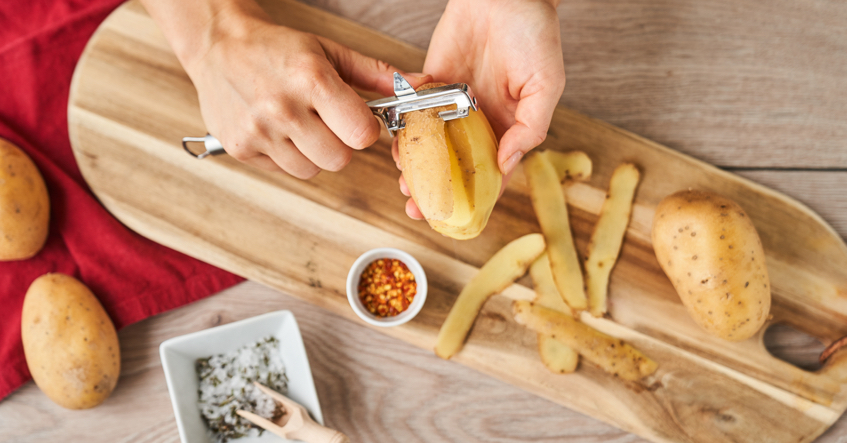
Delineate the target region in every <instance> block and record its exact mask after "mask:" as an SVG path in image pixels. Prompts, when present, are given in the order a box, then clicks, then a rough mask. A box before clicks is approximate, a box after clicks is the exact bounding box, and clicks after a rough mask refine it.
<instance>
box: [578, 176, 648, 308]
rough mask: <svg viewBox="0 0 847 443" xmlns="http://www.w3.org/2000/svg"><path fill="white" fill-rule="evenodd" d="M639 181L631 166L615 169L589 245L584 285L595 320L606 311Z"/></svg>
mask: <svg viewBox="0 0 847 443" xmlns="http://www.w3.org/2000/svg"><path fill="white" fill-rule="evenodd" d="M640 178H641V174H639V172H638V168H636V167H635V165H633V164H630V163H625V164H622V165H620V166H618V167H617V168H616V169H615V172H614V173H612V179H611V180H610V182H609V192H608V194H607V195H606V201H605V202H603V208H602V209H601V211H600V219H599V220H597V225H596V226H595V227H594V233H593V234H592V235H591V242H590V243H589V244H588V259H587V260H586V261H585V281H586V286H587V292H588V306H589V312H591V315H593V316H595V317H601V316H602V315H603V314H605V313H606V311H607V299H608V292H609V276H610V275H611V273H612V268H614V266H615V263H616V262H617V259H618V256H619V255H620V252H621V245H623V238H624V234H626V228H627V226H629V218H630V215H631V214H632V201H633V198H635V190H636V188H637V187H638V181H639V179H640Z"/></svg>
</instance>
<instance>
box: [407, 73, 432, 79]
mask: <svg viewBox="0 0 847 443" xmlns="http://www.w3.org/2000/svg"><path fill="white" fill-rule="evenodd" d="M406 77H412V78H413V79H415V80H423V79H425V78H427V77H429V74H424V73H421V72H410V73H407V74H406Z"/></svg>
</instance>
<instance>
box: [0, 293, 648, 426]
mask: <svg viewBox="0 0 847 443" xmlns="http://www.w3.org/2000/svg"><path fill="white" fill-rule="evenodd" d="M280 309H288V310H291V311H292V312H293V313H294V315H295V317H296V318H297V323H298V324H299V326H300V330H301V333H302V336H303V340H304V342H305V346H306V353H307V354H308V356H309V363H310V365H311V368H312V374H313V376H314V378H315V384H316V387H317V390H318V397H319V399H320V402H321V408H322V410H323V413H324V417H326V421H327V425H329V426H332V427H335V428H337V429H340V430H343V431H344V432H345V433H346V434H348V435H349V436H350V437H351V438H352V441H354V442H404V443H405V442H456V443H464V442H475V441H498V442H548V443H553V442H561V441H574V442H576V441H579V442H597V443H600V442H603V443H633V442H641V441H644V440H643V439H641V438H639V437H637V436H635V435H632V434H628V433H626V432H624V431H621V430H619V429H616V428H614V427H612V426H609V425H606V424H603V423H599V422H596V421H594V420H592V419H590V418H587V417H585V416H583V415H581V414H579V413H576V412H574V411H571V410H569V409H567V408H565V407H562V406H559V405H556V404H553V403H551V402H549V401H547V400H544V399H541V398H539V397H537V396H535V395H532V394H530V393H527V392H524V391H522V390H520V389H518V388H515V387H513V386H511V385H509V384H506V383H503V382H500V381H498V380H495V379H492V378H490V377H485V376H481V375H480V374H479V373H478V372H477V371H474V370H472V369H469V368H466V367H464V366H461V365H456V364H453V363H451V362H446V361H444V360H441V359H439V358H437V357H435V356H434V355H433V354H432V353H431V352H429V351H426V350H422V349H419V348H416V347H413V346H410V345H408V344H406V343H404V342H403V341H401V340H397V339H394V338H391V337H388V336H386V335H383V334H380V333H379V332H377V331H374V330H372V329H369V328H366V327H364V326H363V323H362V322H360V321H358V320H349V319H345V318H341V317H339V316H337V315H335V314H332V313H330V312H327V311H326V310H324V309H321V308H318V307H316V306H314V305H312V304H310V303H306V302H303V301H301V300H298V299H296V298H293V297H291V296H288V295H285V294H283V293H280V292H279V291H276V290H274V289H271V288H268V287H265V286H262V285H259V284H257V283H252V282H246V283H242V284H241V285H238V286H236V287H233V288H231V289H228V290H226V291H223V292H221V293H220V294H217V295H215V296H212V297H209V298H208V299H205V300H202V301H199V302H197V303H194V304H192V305H189V306H185V307H183V308H180V309H176V310H173V311H170V312H168V313H165V314H162V315H159V316H156V317H153V318H150V319H147V320H144V321H142V322H140V323H137V324H134V325H132V326H129V327H127V328H124V329H123V330H122V331H121V332H120V341H121V355H122V356H123V361H122V365H123V369H124V372H123V374H122V378H121V380H120V383H119V384H118V387H117V389H116V390H115V392H114V393H113V395H112V397H110V398H109V399H108V400H107V401H106V402H105V403H104V404H103V405H101V406H100V407H98V408H97V409H93V410H89V411H69V410H65V409H62V408H60V407H58V406H56V405H54V404H52V403H50V402H49V401H48V400H46V398H45V397H44V395H43V394H42V393H41V392H40V391H38V388H37V387H36V386H35V385H34V384H32V383H29V384H27V385H25V386H24V387H23V388H21V389H20V390H18V391H17V392H15V393H14V394H12V396H11V397H9V398H8V399H7V400H4V401H3V402H2V403H0V441H13V442H18V443H28V442H33V443H35V442H47V441H68V442H71V441H86V442H110V443H111V442H134V443H141V442H178V441H179V437H178V435H177V430H176V422H175V421H174V419H173V410H172V409H171V406H170V400H169V397H168V392H167V385H166V383H165V377H164V373H163V372H162V369H161V362H160V360H159V353H158V346H159V344H160V343H161V342H162V341H164V340H166V339H168V338H171V337H175V336H178V335H182V334H186V333H189V332H193V331H198V330H201V329H205V328H208V327H212V326H216V325H220V324H226V323H230V322H233V321H237V320H240V319H243V318H248V317H251V316H254V315H258V314H262V313H265V312H270V311H275V310H280ZM516 409H518V411H516ZM92 429H97V430H98V432H96V433H94V432H92Z"/></svg>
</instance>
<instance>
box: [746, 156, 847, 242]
mask: <svg viewBox="0 0 847 443" xmlns="http://www.w3.org/2000/svg"><path fill="white" fill-rule="evenodd" d="M733 172H734V173H736V174H738V175H740V176H742V177H746V178H749V179H750V180H753V181H754V182H756V183H761V184H762V185H764V186H767V187H769V188H773V189H776V190H778V191H780V192H784V193H785V194H786V195H790V196H792V197H794V198H796V199H797V200H799V201H801V202H803V203H804V204H806V205H808V206H809V208H811V209H812V210H813V211H815V212H817V213H818V214H820V216H821V217H823V219H824V220H826V221H827V223H829V224H830V225H832V227H833V228H834V229H835V231H836V232H838V234H839V235H841V238H847V192H845V190H847V171H827V170H823V171H814V170H806V171H804V170H799V171H794V170H788V171H785V170H745V169H741V170H736V171H733Z"/></svg>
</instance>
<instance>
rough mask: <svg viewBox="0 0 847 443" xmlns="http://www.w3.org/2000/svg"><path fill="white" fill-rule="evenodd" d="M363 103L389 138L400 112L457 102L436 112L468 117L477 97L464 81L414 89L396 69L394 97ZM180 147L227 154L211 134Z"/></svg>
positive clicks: (185, 140) (401, 123)
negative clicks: (196, 145)
mask: <svg viewBox="0 0 847 443" xmlns="http://www.w3.org/2000/svg"><path fill="white" fill-rule="evenodd" d="M366 104H367V105H368V107H370V108H371V112H373V114H374V115H375V116H377V117H379V119H380V120H381V121H382V123H383V124H385V129H387V130H388V134H389V135H391V136H392V137H394V136H395V135H396V133H397V131H398V130H400V129H403V128H404V127H406V121H405V120H403V114H405V113H407V112H412V111H420V110H422V109H431V108H437V107H439V106H449V105H456V109H452V110H447V111H441V112H439V113H438V115H439V116H440V117H441V118H442V119H443V120H444V121H450V120H455V119H457V118H464V117H467V116H469V115H470V110H471V109H473V110H474V111H477V110H478V108H477V104H476V97H474V95H473V92H471V87H470V86H468V85H467V84H465V83H453V84H452V85H445V86H439V87H437V88H431V89H427V90H425V91H415V88H413V87H412V85H410V84H409V82H408V81H406V79H405V78H403V76H402V75H400V74H399V73H397V72H395V73H394V97H384V98H380V99H376V100H371V101H369V102H367V103H366ZM189 143H203V146H204V147H205V151H203V152H201V153H195V152H194V151H192V150H190V149H189V148H188V144H189ZM182 147H183V149H185V151H186V152H188V153H189V154H191V155H193V156H194V157H196V158H198V159H204V158H206V157H208V156H210V155H218V154H225V153H226V151H224V147H223V145H222V144H221V142H220V141H219V140H218V139H217V138H215V137H213V136H212V135H211V134H206V135H205V136H203V137H183V138H182Z"/></svg>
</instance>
